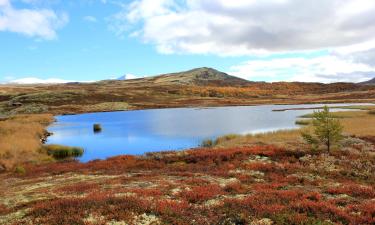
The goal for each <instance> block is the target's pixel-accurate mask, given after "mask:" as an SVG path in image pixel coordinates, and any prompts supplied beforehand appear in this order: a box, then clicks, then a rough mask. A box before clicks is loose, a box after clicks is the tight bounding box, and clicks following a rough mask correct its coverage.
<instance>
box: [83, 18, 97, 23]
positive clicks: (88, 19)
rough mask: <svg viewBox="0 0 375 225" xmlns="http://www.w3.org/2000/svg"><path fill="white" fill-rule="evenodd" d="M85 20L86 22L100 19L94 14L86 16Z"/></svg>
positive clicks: (94, 21)
mask: <svg viewBox="0 0 375 225" xmlns="http://www.w3.org/2000/svg"><path fill="white" fill-rule="evenodd" d="M83 20H84V21H86V22H91V23H96V22H97V21H98V20H97V19H96V17H94V16H85V17H83Z"/></svg>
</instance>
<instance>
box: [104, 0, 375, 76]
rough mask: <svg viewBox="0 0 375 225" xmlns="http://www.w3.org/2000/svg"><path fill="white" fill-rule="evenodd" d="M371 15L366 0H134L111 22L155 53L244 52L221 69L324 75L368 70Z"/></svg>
mask: <svg viewBox="0 0 375 225" xmlns="http://www.w3.org/2000/svg"><path fill="white" fill-rule="evenodd" d="M374 21H375V1H372V0H330V1H326V0H315V1H300V0H264V1H256V0H236V1H227V0H135V1H132V2H131V3H130V4H128V5H125V6H122V10H121V11H119V12H118V13H117V14H116V15H114V16H113V17H112V23H111V27H112V30H116V33H117V34H118V35H124V34H126V35H129V36H131V37H135V38H138V39H140V40H141V41H143V42H144V43H148V44H151V45H154V46H155V48H156V49H157V51H158V52H160V53H162V54H208V55H219V56H245V57H246V56H252V58H253V59H252V60H248V61H246V62H243V63H242V64H240V65H234V66H233V67H232V68H231V70H230V71H229V72H231V73H232V74H235V75H240V76H241V77H244V78H247V79H252V78H257V77H258V78H259V77H263V78H268V80H275V81H276V80H285V79H286V80H299V81H306V80H308V79H310V80H309V81H321V82H332V81H362V80H364V79H367V78H369V77H370V76H373V75H374V73H375V67H374V66H375V65H374V64H375V63H374V62H375V23H374ZM321 51H324V52H325V53H324V54H322V55H317V56H316V57H312V58H311V57H310V58H308V57H305V55H306V54H310V53H316V52H321ZM275 55H278V56H280V55H281V56H282V57H280V58H277V57H270V58H267V59H265V56H275ZM285 56H286V57H285ZM254 58H255V59H254ZM286 74H289V75H288V76H287V75H286ZM356 74H357V75H356ZM263 80H264V79H263Z"/></svg>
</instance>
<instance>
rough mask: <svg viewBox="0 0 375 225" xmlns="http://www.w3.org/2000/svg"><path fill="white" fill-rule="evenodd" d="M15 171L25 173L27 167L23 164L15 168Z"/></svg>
mask: <svg viewBox="0 0 375 225" xmlns="http://www.w3.org/2000/svg"><path fill="white" fill-rule="evenodd" d="M14 172H16V173H18V174H21V175H23V174H25V173H26V169H25V168H23V166H17V167H16V168H15V170H14Z"/></svg>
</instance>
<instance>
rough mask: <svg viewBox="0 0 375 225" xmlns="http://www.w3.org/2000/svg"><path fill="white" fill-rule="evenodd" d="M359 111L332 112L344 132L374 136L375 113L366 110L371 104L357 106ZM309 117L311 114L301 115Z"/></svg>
mask: <svg viewBox="0 0 375 225" xmlns="http://www.w3.org/2000/svg"><path fill="white" fill-rule="evenodd" d="M357 107H358V109H361V110H360V111H342V112H332V115H333V117H334V118H338V119H339V120H340V122H341V124H342V125H343V126H344V134H347V135H356V136H375V115H374V114H372V113H371V112H372V111H368V109H371V108H372V106H357ZM302 117H303V118H311V114H307V115H304V116H302Z"/></svg>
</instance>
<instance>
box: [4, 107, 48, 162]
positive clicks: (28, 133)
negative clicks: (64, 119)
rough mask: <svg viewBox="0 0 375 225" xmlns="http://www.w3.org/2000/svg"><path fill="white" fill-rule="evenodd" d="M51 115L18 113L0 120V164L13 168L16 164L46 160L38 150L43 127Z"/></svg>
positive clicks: (44, 133)
mask: <svg viewBox="0 0 375 225" xmlns="http://www.w3.org/2000/svg"><path fill="white" fill-rule="evenodd" d="M52 121H53V117H52V115H49V114H43V115H18V116H12V117H10V118H7V119H5V120H3V121H0V165H2V166H3V167H5V168H8V169H9V168H13V167H14V166H15V165H16V164H19V163H24V162H32V161H41V160H48V157H47V156H46V155H45V154H43V153H41V152H39V149H40V147H41V145H42V139H43V138H44V137H45V136H46V131H45V127H46V126H47V125H48V124H49V123H51V122H52Z"/></svg>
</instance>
